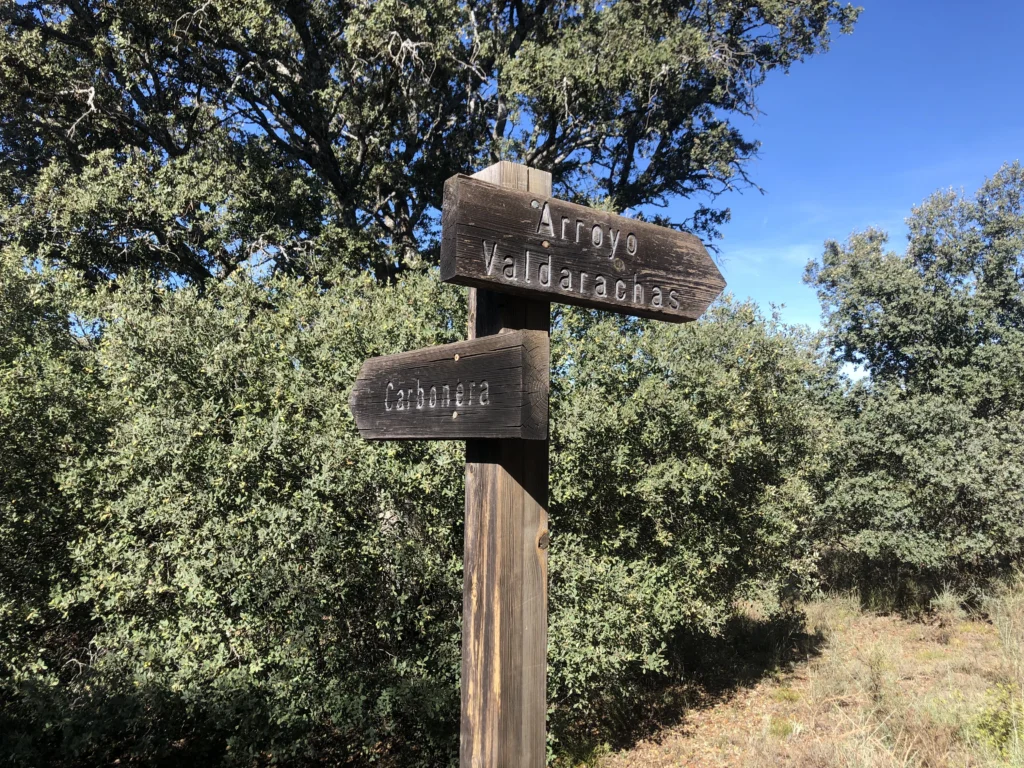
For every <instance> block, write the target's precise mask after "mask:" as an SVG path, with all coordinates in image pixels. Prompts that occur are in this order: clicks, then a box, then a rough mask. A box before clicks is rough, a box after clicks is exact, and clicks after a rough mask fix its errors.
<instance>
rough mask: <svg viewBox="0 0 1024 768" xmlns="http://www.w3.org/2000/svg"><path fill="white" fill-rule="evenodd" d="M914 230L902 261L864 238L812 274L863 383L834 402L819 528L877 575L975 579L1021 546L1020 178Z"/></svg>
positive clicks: (1023, 215)
mask: <svg viewBox="0 0 1024 768" xmlns="http://www.w3.org/2000/svg"><path fill="white" fill-rule="evenodd" d="M907 223H908V226H909V230H910V232H909V237H908V242H907V247H906V250H905V252H903V253H896V252H893V251H889V250H887V249H886V243H887V237H886V235H885V234H884V233H882V232H879V231H876V230H868V231H866V232H863V233H859V234H856V235H854V236H853V237H851V238H850V240H849V241H848V242H847V243H845V244H839V243H836V242H830V243H828V244H827V245H826V248H825V253H824V255H823V256H822V259H821V261H820V262H819V263H813V264H811V265H809V266H808V269H807V280H808V282H810V283H811V284H812V285H814V286H815V287H816V288H817V290H818V295H819V297H820V298H821V301H822V306H823V308H824V312H825V319H826V323H827V330H828V333H829V337H830V340H831V345H832V351H833V354H834V355H835V357H836V359H837V360H841V361H845V362H848V363H854V364H859V365H862V366H863V367H864V368H865V369H866V372H867V374H868V376H867V378H866V379H864V380H862V381H861V382H860V383H859V384H858V385H857V386H855V387H854V388H853V389H852V390H851V391H850V392H849V393H848V394H847V396H846V397H845V398H843V399H842V401H841V403H840V411H839V415H840V425H841V429H842V433H841V434H842V439H841V440H839V441H838V442H837V451H836V454H835V462H834V466H833V469H832V473H833V480H832V482H831V484H830V485H829V486H828V488H827V490H826V492H825V493H824V495H823V512H824V516H823V520H824V521H825V523H826V527H827V528H828V529H829V531H831V535H832V536H834V539H833V541H836V542H838V543H840V544H841V545H842V546H843V547H844V548H846V549H847V550H848V551H851V552H853V553H856V554H857V555H860V556H864V557H866V558H868V560H869V561H870V562H872V563H874V564H876V565H879V564H880V565H883V566H885V567H891V566H897V567H898V568H907V569H910V570H913V571H916V572H918V573H924V574H928V575H930V576H931V577H932V578H950V579H953V578H958V577H968V578H970V577H973V576H977V575H985V574H987V573H991V572H993V571H995V570H998V569H999V568H1001V567H1005V566H1006V565H1007V564H1009V563H1010V562H1012V561H1013V559H1014V558H1018V557H1020V555H1021V553H1022V548H1024V530H1022V528H1021V525H1020V519H1021V517H1020V515H1021V512H1020V510H1021V509H1022V508H1024V470H1022V467H1024V429H1022V424H1024V368H1022V365H1024V168H1022V167H1021V165H1020V163H1014V164H1010V165H1006V166H1004V167H1003V168H1002V169H1001V170H1000V171H999V172H998V173H997V174H996V175H995V176H994V177H992V178H991V179H989V180H988V181H987V182H986V183H985V184H984V186H982V188H981V189H980V190H979V191H978V193H977V195H975V196H974V197H973V198H972V197H966V196H964V195H962V194H958V193H956V192H954V191H952V190H948V191H943V192H939V193H936V194H935V195H933V196H932V197H931V198H929V199H928V200H926V201H925V202H924V203H923V204H922V205H920V206H918V207H917V208H915V209H914V211H913V213H912V214H911V216H910V218H909V219H908V220H907Z"/></svg>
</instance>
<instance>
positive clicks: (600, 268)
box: [441, 176, 725, 323]
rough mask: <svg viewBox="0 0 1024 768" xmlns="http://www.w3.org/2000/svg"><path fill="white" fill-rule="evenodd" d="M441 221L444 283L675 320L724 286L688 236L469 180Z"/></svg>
mask: <svg viewBox="0 0 1024 768" xmlns="http://www.w3.org/2000/svg"><path fill="white" fill-rule="evenodd" d="M441 221H442V227H441V279H442V280H445V281H446V282H451V283H458V284H459V285H468V286H473V287H476V288H488V289H490V290H493V291H502V292H506V293H515V294H519V295H521V296H526V297H528V298H534V299H540V300H542V301H558V302H562V303H564V304H579V305H582V306H584V307H593V308H596V309H606V310H611V311H612V312H621V313H624V314H628V315H638V316H641V317H652V318H655V319H657V320H668V321H671V322H677V323H681V322H685V321H687V320H696V319H697V318H698V317H700V315H701V314H702V313H703V312H704V310H705V309H707V308H708V305H709V304H710V303H711V302H712V301H714V300H715V297H716V296H718V294H720V293H721V292H722V290H723V289H724V288H725V280H724V279H723V278H722V274H721V273H720V272H719V271H718V268H717V267H716V266H715V262H714V261H713V260H712V258H711V256H710V255H709V254H708V252H707V249H706V248H705V247H704V245H703V244H702V243H701V241H700V239H699V238H697V237H695V236H693V235H690V234H687V233H684V232H679V231H677V230H674V229H669V228H668V227H659V226H655V225H654V224H648V223H646V222H643V221H638V220H637V219H629V218H626V217H625V216H619V215H617V214H614V213H608V212H606V211H598V210H595V209H593V208H587V207H585V206H582V205H576V204H575V203H570V202H566V201H565V200H558V199H557V198H553V197H545V196H543V195H538V194H535V193H533V192H523V191H519V190H515V189H502V188H500V187H496V186H493V185H491V184H488V183H486V182H484V181H479V180H477V179H472V178H470V177H468V176H453V177H452V178H450V179H448V181H447V182H446V183H445V185H444V208H443V211H442V219H441Z"/></svg>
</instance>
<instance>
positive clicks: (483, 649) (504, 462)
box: [460, 162, 551, 768]
mask: <svg viewBox="0 0 1024 768" xmlns="http://www.w3.org/2000/svg"><path fill="white" fill-rule="evenodd" d="M480 175H481V176H482V177H483V178H486V179H488V180H491V181H493V182H495V183H501V184H503V185H510V186H513V187H514V188H521V189H527V190H529V191H531V192H533V193H535V194H544V195H549V194H550V192H551V177H550V175H549V174H546V173H544V172H540V171H537V170H536V169H533V168H526V167H525V166H521V165H516V164H514V163H505V162H503V163H498V164H496V165H493V166H491V167H490V168H487V169H485V170H484V171H483V172H481V174H480ZM550 313H551V308H550V305H549V304H548V302H547V301H529V300H525V299H522V298H520V297H518V296H513V295H510V294H505V293H495V292H492V291H486V290H474V289H471V290H470V302H469V316H470V322H469V335H470V337H471V338H501V337H502V336H506V335H510V334H512V333H515V332H517V331H520V330H521V329H525V330H529V331H532V332H534V333H541V334H542V335H543V336H544V337H545V338H546V337H547V334H548V330H549V328H548V325H549V318H550ZM488 334H497V336H492V335H488ZM545 365H546V364H545ZM531 370H533V371H535V372H537V373H538V375H540V372H541V368H540V366H539V365H537V366H532V367H531ZM542 378H543V386H539V385H538V386H535V387H533V388H532V389H533V390H534V391H536V392H541V391H543V392H545V393H546V392H547V382H548V369H547V367H545V368H544V369H543V374H542ZM539 411H540V408H539V406H538V410H537V412H539ZM545 412H546V409H545ZM547 499H548V443H547V441H546V440H544V441H540V440H536V441H525V440H469V441H467V443H466V534H465V535H466V540H465V557H464V563H465V570H464V584H463V625H462V731H461V749H460V765H461V768H542V766H544V764H545V759H546V735H545V734H546V719H547V699H546V694H547V547H548V514H547Z"/></svg>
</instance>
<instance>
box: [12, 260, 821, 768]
mask: <svg viewBox="0 0 1024 768" xmlns="http://www.w3.org/2000/svg"><path fill="white" fill-rule="evenodd" d="M4 269H5V272H4V274H5V276H9V277H10V278H11V279H10V280H8V281H5V282H4V290H5V292H4V297H5V299H4V304H3V307H4V310H5V312H4V316H3V320H2V321H3V322H4V323H5V326H4V327H5V328H11V329H15V330H12V332H10V333H9V334H8V335H7V337H6V338H7V339H8V341H7V342H6V343H7V346H5V347H4V349H5V357H4V362H3V368H2V369H0V371H2V376H0V382H2V383H3V390H2V391H0V403H2V404H3V409H2V410H0V426H3V430H2V433H3V435H4V439H5V440H15V441H16V442H15V444H14V445H13V446H12V448H11V449H10V450H5V451H4V453H3V454H2V458H0V461H2V462H3V465H2V467H0V469H2V476H3V477H4V478H5V480H6V479H7V478H11V479H12V482H8V483H6V484H5V485H4V495H3V497H2V503H3V504H4V505H5V507H4V509H5V513H6V514H5V520H4V525H3V527H0V547H2V548H3V551H4V553H5V555H7V556H8V557H7V558H5V562H4V563H3V566H2V567H3V568H4V570H3V581H2V582H0V586H2V588H3V591H2V593H0V600H2V605H3V606H4V612H3V614H2V615H0V621H2V625H0V630H2V636H3V638H4V640H3V642H4V646H3V648H2V651H3V664H4V665H5V673H6V674H5V676H4V682H3V683H2V684H0V719H2V721H3V727H2V728H0V731H2V733H3V734H4V735H3V737H2V741H0V744H2V746H0V749H2V751H3V754H5V755H10V756H13V757H14V759H15V762H19V763H21V764H34V765H38V764H48V765H62V764H63V765H87V764H97V763H101V762H110V761H113V760H115V759H121V760H122V761H124V760H136V761H144V762H148V763H161V762H162V763H170V764H178V763H182V762H200V763H203V764H225V765H250V764H253V763H268V762H272V761H273V760H274V759H279V760H281V761H285V762H288V763H291V764H301V763H305V762H316V761H324V760H327V761H330V762H342V763H343V762H345V761H356V762H359V763H366V762H370V761H371V760H372V759H374V758H377V759H382V760H385V761H386V762H390V763H392V764H398V765H441V764H446V763H448V762H450V761H451V760H452V759H453V755H454V754H455V752H456V744H457V726H458V717H457V713H458V674H459V632H460V629H459V616H460V609H461V557H460V555H461V548H462V526H461V523H462V514H461V512H462V510H461V508H462V487H463V486H462V475H463V456H462V446H461V444H460V443H441V442H410V443H384V444H374V443H367V442H365V441H362V440H361V439H359V437H358V435H357V433H356V432H355V430H354V428H353V425H352V423H351V417H350V415H349V413H348V410H347V404H346V402H347V399H346V393H347V389H348V387H349V386H350V385H351V382H352V380H353V379H354V377H355V374H356V371H357V370H358V366H359V364H360V363H361V361H362V360H363V359H364V358H365V357H368V356H371V355H377V354H385V353H390V352H394V351H397V350H402V349H411V348H416V347H421V346H426V345H429V344H433V343H440V342H445V341H450V340H453V339H455V338H457V337H458V336H459V335H460V334H461V330H462V328H464V327H465V313H464V306H463V304H462V301H463V300H462V294H461V291H460V290H458V289H453V288H449V287H447V286H442V285H440V284H438V282H437V281H436V278H435V277H434V276H432V275H431V274H419V275H414V276H410V277H408V278H405V279H403V280H400V281H399V282H398V283H396V284H395V285H394V286H392V287H380V286H379V285H377V284H376V283H375V282H374V281H373V280H372V279H371V278H369V277H365V278H362V279H352V280H347V281H343V282H342V283H339V284H337V285H335V286H333V287H330V288H327V289H324V288H323V287H321V286H318V285H315V284H313V283H311V282H310V281H307V280H304V279H301V278H296V277H288V276H284V275H281V276H278V277H275V278H273V279H270V280H269V281H264V282H261V281H255V280H252V279H250V278H248V277H246V275H245V273H239V274H237V275H236V278H235V279H233V280H231V281H226V282H223V283H218V284H210V285H209V286H208V288H207V289H206V291H205V292H200V291H198V290H197V289H195V288H179V289H177V290H169V289H168V288H167V286H166V285H164V284H161V283H154V282H152V281H151V279H149V278H147V277H144V276H142V275H132V274H128V275H124V276H122V278H121V279H120V280H119V281H118V283H117V284H116V286H113V285H112V286H111V287H110V288H105V289H102V290H99V291H91V290H88V289H87V285H88V281H86V280H84V279H83V278H81V276H79V275H77V274H76V273H73V272H70V271H68V270H66V269H62V268H54V267H52V266H45V265H41V266H40V268H39V269H27V268H26V265H25V263H24V262H23V261H21V260H20V259H19V258H16V257H14V256H13V255H10V254H9V255H8V256H7V257H6V261H5V262H4ZM69 318H71V320H70V321H69ZM17 327H20V328H22V330H21V332H20V333H21V335H20V336H19V335H18V332H17V331H16V329H17ZM557 327H558V331H557V332H556V334H555V356H556V365H555V371H556V374H555V392H554V396H553V410H554V420H553V423H554V425H555V435H554V444H553V458H554V461H553V464H554V468H553V476H554V484H553V491H552V495H553V505H552V525H553V527H552V531H553V535H552V547H551V573H552V580H551V644H550V647H551V672H550V680H551V690H552V704H553V706H554V709H553V721H552V724H553V734H554V738H556V739H558V738H561V737H563V736H564V735H566V734H568V733H569V732H570V731H571V729H572V728H573V724H574V723H575V722H576V721H577V720H578V719H579V718H581V717H584V718H586V717H591V716H593V717H597V716H600V714H601V712H602V711H603V710H604V709H606V708H607V706H610V705H611V704H614V702H610V701H609V700H610V699H614V698H616V694H614V693H613V692H614V691H616V690H618V691H619V693H618V694H617V696H618V698H619V700H620V701H622V700H628V698H629V696H630V695H631V693H630V692H631V691H632V690H634V689H635V687H636V686H637V685H639V683H640V681H641V680H642V679H644V678H645V677H646V678H648V679H649V678H650V677H651V676H652V675H653V676H655V677H656V676H658V675H660V674H665V673H667V672H670V671H671V670H672V669H673V667H672V665H673V662H674V654H675V646H676V645H677V641H678V640H679V639H680V638H681V637H683V636H686V635H693V634H708V633H715V632H717V631H718V629H719V628H720V627H721V626H722V624H723V622H725V620H726V619H727V618H728V617H729V616H730V614H731V610H732V603H733V601H734V600H735V599H737V598H739V597H749V596H751V595H754V596H756V597H758V598H759V599H760V600H761V601H762V602H763V603H764V604H766V605H769V606H770V605H771V604H776V605H777V604H778V603H779V602H780V601H782V600H784V599H785V597H786V595H787V594H789V593H790V592H791V591H792V590H794V589H796V588H799V586H800V585H801V584H802V583H803V582H804V580H805V579H806V577H807V574H808V573H809V570H810V568H811V567H812V565H813V560H814V551H813V546H812V545H811V543H810V542H808V541H807V540H806V539H805V537H804V534H805V532H806V527H807V526H806V521H807V520H808V519H810V517H811V513H812V503H813V500H812V497H811V494H810V490H809V484H810V482H811V478H812V476H813V475H814V474H815V473H817V472H820V470H821V465H820V460H821V459H820V457H821V454H822V451H823V442H824V440H825V439H826V437H827V434H826V426H827V425H826V423H825V422H824V421H823V418H824V415H825V414H824V411H823V407H822V405H821V402H820V398H816V397H808V392H812V391H814V390H815V389H816V388H819V387H820V386H821V382H820V372H819V370H818V369H817V368H816V366H815V364H814V356H813V353H812V350H813V345H810V344H808V340H807V339H805V338H803V337H802V336H801V335H799V334H794V333H792V332H790V331H788V330H787V329H785V328H783V327H780V326H778V324H777V323H776V322H775V321H771V320H770V321H765V320H764V319H763V318H761V317H759V316H758V315H757V313H756V311H755V310H754V309H753V307H751V306H750V305H744V304H731V303H728V304H724V305H722V306H720V307H718V308H717V309H715V310H714V311H713V312H712V314H711V315H710V316H709V318H708V319H707V320H706V321H704V322H701V323H698V324H691V325H688V326H669V325H663V324H656V323H642V322H635V321H623V320H622V319H621V318H610V317H599V316H597V315H595V314H593V313H589V312H584V311H579V310H568V311H566V312H565V314H564V315H562V316H561V317H560V319H559V320H558V323H557ZM30 363H31V364H34V365H35V368H33V369H32V371H33V372H32V375H31V376H27V375H25V374H24V373H22V371H24V370H26V366H28V365H29V364H30ZM627 363H628V365H627ZM36 392H38V393H39V394H38V395H37V394H31V393H36ZM30 395H31V397H30ZM32 397H37V398H39V400H38V402H37V401H36V400H32V399H31V398H32ZM29 403H31V404H32V407H24V404H29ZM19 425H20V426H19ZM15 427H17V428H15ZM26 436H30V437H31V438H32V439H31V440H30V439H29V437H26ZM33 440H34V441H35V442H33ZM61 446H63V447H61ZM6 447H7V444H5V448H6ZM33 452H34V453H33ZM37 458H39V459H41V460H37ZM37 487H38V488H39V491H38V497H37V495H27V494H26V493H25V489H26V488H29V489H36V488H37ZM44 494H45V495H44ZM19 558H20V559H19ZM26 576H29V577H31V578H25V577H26Z"/></svg>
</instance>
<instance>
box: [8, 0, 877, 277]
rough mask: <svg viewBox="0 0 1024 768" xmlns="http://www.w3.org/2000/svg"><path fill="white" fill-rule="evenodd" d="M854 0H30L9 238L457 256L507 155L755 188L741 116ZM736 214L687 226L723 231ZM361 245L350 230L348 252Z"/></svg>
mask: <svg viewBox="0 0 1024 768" xmlns="http://www.w3.org/2000/svg"><path fill="white" fill-rule="evenodd" d="M857 13H858V12H857V10H856V9H854V8H853V7H851V6H849V5H843V4H841V3H840V2H838V0H729V1H728V2H722V1H721V0H679V1H677V2H652V1H651V0H617V2H611V3H608V2H598V1H597V0H583V1H582V2H580V1H579V0H573V1H567V0H534V1H533V2H530V1H525V2H524V0H510V1H506V2H486V3H485V2H477V1H476V0H468V1H467V0H431V2H424V3H405V2H398V1H397V0H384V1H383V2H365V1H364V0H356V1H353V0H207V1H206V2H203V3H193V2H181V0H159V2H150V0H67V1H66V2H45V1H43V0H5V2H4V3H3V4H2V5H0V21H2V23H3V25H4V32H5V34H4V36H3V38H2V39H0V154H2V157H0V188H2V192H0V195H2V198H0V199H2V200H3V201H4V202H6V203H7V204H8V205H9V206H10V209H9V210H7V211H5V212H3V213H0V217H2V218H0V237H2V238H4V239H6V240H11V239H17V240H18V241H19V242H20V243H22V244H23V245H24V246H25V247H26V248H27V249H28V251H30V252H31V253H33V254H34V255H36V256H39V257H49V258H56V259H60V260H62V261H65V262H67V263H68V264H71V265H73V266H75V267H78V268H80V269H84V270H86V272H87V273H88V274H89V275H91V276H93V277H94V278H96V279H99V278H101V277H106V278H109V277H111V276H114V275H117V274H120V273H122V272H124V271H125V270H126V269H127V268H129V267H133V266H143V267H145V268H147V269H150V270H152V271H153V272H154V273H156V274H162V275H175V276H177V277H179V278H181V279H184V280H187V281H191V282H198V283H203V282H205V281H207V280H209V279H210V278H211V277H222V276H224V275H225V274H229V273H230V272H231V271H232V270H234V269H235V268H237V267H238V266H239V265H240V264H248V263H251V262H253V261H265V262H267V263H269V264H270V265H271V266H272V267H273V268H274V269H277V270H282V271H287V272H306V273H308V272H310V271H311V269H312V268H313V266H315V265H319V266H321V267H322V266H323V265H324V264H325V263H326V264H327V265H331V266H333V265H337V264H340V265H342V266H345V267H358V268H364V269H370V270H372V271H373V272H374V274H376V275H377V276H378V277H380V278H391V277H393V276H394V275H395V274H396V273H397V272H399V271H401V270H403V269H405V268H407V267H408V266H409V265H415V264H416V263H418V262H419V260H421V259H423V258H426V259H427V260H428V261H429V260H430V259H432V258H433V254H434V246H435V241H436V235H437V209H438V207H439V204H440V195H441V191H442V185H443V182H444V180H445V179H446V178H447V177H448V176H450V175H452V174H454V173H457V172H465V171H470V170H471V169H474V168H477V167H480V166H483V165H487V164H489V163H491V162H493V161H495V160H498V159H511V160H518V161H520V162H523V163H526V164H528V165H532V166H536V167H540V168H543V169H546V170H549V171H551V172H552V173H553V176H554V180H555V183H556V192H557V193H559V194H561V195H563V196H566V197H569V198H577V199H601V200H607V202H608V204H609V205H611V206H613V207H614V208H617V209H620V210H623V209H627V208H636V207H638V206H648V205H655V206H656V205H661V204H664V203H665V202H666V201H668V200H670V199H672V198H674V197H677V196H680V195H682V196H689V195H693V194H695V193H708V194H709V195H712V196H713V195H714V194H715V193H717V192H720V191H722V190H724V189H727V188H731V187H735V186H736V185H742V184H745V183H747V181H748V179H747V171H746V167H747V162H748V161H749V160H750V159H751V157H752V156H753V155H754V153H755V151H756V149H757V144H756V142H754V141H753V140H751V139H749V138H746V137H744V136H743V135H742V134H741V133H740V131H739V130H738V129H737V128H736V126H735V124H734V121H735V118H736V117H737V116H739V115H750V114H752V113H754V112H755V111H756V109H757V106H756V92H757V88H758V86H759V85H760V84H761V83H762V82H763V81H764V78H765V76H766V75H767V74H768V73H769V72H771V71H772V70H775V69H783V70H784V69H786V68H788V67H789V66H790V65H791V64H793V63H794V62H797V61H799V60H801V59H803V58H804V57H806V56H808V55H811V54H813V53H815V52H816V51H821V50H824V49H825V48H827V47H828V44H829V41H830V37H831V34H832V30H833V29H835V28H836V27H838V28H839V29H840V30H842V31H849V30H850V29H851V28H852V25H853V24H854V22H855V20H856V17H857ZM727 215H728V214H727V212H726V211H722V210H715V209H713V208H710V207H706V206H698V207H697V209H696V211H695V213H694V217H693V218H691V219H690V220H689V221H686V222H677V225H679V226H684V227H689V228H691V229H693V230H694V231H696V232H698V233H700V234H702V235H705V236H710V235H712V234H713V233H714V232H715V229H716V226H717V225H718V224H720V223H721V222H722V221H723V220H724V219H725V218H726V217H727ZM342 241H344V243H345V245H344V247H342V245H341V243H342Z"/></svg>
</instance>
